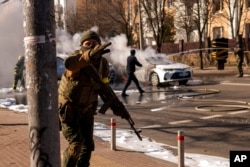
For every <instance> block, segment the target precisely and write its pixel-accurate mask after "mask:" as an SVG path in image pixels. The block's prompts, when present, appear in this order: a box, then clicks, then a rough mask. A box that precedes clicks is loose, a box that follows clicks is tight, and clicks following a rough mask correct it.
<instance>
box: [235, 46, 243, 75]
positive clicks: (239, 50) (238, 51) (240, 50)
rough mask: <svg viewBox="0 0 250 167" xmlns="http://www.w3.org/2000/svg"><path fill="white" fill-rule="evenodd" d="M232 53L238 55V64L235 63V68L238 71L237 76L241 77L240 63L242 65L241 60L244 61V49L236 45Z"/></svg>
mask: <svg viewBox="0 0 250 167" xmlns="http://www.w3.org/2000/svg"><path fill="white" fill-rule="evenodd" d="M234 54H235V55H237V56H238V64H237V68H238V71H239V75H238V77H243V69H242V65H243V61H244V50H243V49H242V48H240V46H239V45H237V46H236V48H235V52H234Z"/></svg>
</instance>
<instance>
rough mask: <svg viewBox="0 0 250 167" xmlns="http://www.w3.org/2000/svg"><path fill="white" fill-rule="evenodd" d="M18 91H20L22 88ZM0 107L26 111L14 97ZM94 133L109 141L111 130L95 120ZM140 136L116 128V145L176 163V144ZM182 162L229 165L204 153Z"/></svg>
mask: <svg viewBox="0 0 250 167" xmlns="http://www.w3.org/2000/svg"><path fill="white" fill-rule="evenodd" d="M18 91H20V92H22V90H18ZM10 93H13V90H12V89H11V88H2V89H0V95H1V96H0V97H4V94H10ZM5 97H6V96H5ZM0 107H2V108H8V109H10V110H12V111H16V112H24V113H27V112H28V108H27V105H23V104H18V105H17V104H16V100H15V98H2V99H1V98H0ZM155 110H157V109H155ZM152 112H153V111H152ZM94 135H95V136H97V137H99V138H101V139H102V140H104V141H107V142H111V130H110V127H109V126H107V125H104V124H101V123H98V122H95V124H94ZM142 137H143V139H142V141H140V140H139V139H138V138H137V136H136V135H135V134H134V133H133V131H132V130H128V129H116V146H118V147H122V148H126V149H131V150H135V151H139V152H143V153H144V154H145V155H148V156H152V157H155V158H158V159H162V160H166V161H170V162H173V163H176V164H178V155H175V154H174V153H173V152H172V151H171V150H173V149H177V148H176V146H171V145H166V144H163V143H158V142H155V141H154V140H153V139H150V138H147V137H146V136H142ZM184 162H185V166H190V167H208V166H209V167H229V159H227V158H223V157H218V156H210V155H204V154H193V153H192V154H191V153H185V160H184Z"/></svg>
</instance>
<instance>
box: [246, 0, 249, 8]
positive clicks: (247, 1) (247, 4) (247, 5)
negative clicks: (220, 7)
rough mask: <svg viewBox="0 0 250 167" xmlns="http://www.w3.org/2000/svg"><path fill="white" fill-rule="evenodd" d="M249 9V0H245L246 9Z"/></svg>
mask: <svg viewBox="0 0 250 167" xmlns="http://www.w3.org/2000/svg"><path fill="white" fill-rule="evenodd" d="M249 7H250V0H246V8H249Z"/></svg>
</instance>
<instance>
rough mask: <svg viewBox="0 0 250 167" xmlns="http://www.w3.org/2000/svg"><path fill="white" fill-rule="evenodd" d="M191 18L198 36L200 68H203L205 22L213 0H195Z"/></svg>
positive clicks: (208, 16)
mask: <svg viewBox="0 0 250 167" xmlns="http://www.w3.org/2000/svg"><path fill="white" fill-rule="evenodd" d="M194 2H195V5H194V10H193V18H194V24H195V26H196V28H197V33H198V37H199V57H200V69H203V68H204V67H203V55H202V48H203V41H204V37H205V35H206V28H207V23H208V20H209V18H210V14H211V12H210V11H211V8H212V4H213V2H212V1H211V0H195V1H194Z"/></svg>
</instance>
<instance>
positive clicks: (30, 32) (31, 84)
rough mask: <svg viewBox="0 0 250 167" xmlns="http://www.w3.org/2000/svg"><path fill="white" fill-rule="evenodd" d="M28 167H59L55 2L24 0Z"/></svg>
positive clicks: (50, 0)
mask: <svg viewBox="0 0 250 167" xmlns="http://www.w3.org/2000/svg"><path fill="white" fill-rule="evenodd" d="M23 16H24V23H23V25H24V34H25V37H24V46H25V66H26V86H27V101H28V118H29V145H30V153H31V154H30V166H32V167H35V166H36V167H60V166H61V164H60V138H59V121H58V115H57V107H58V105H57V77H56V42H55V11H54V0H23Z"/></svg>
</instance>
